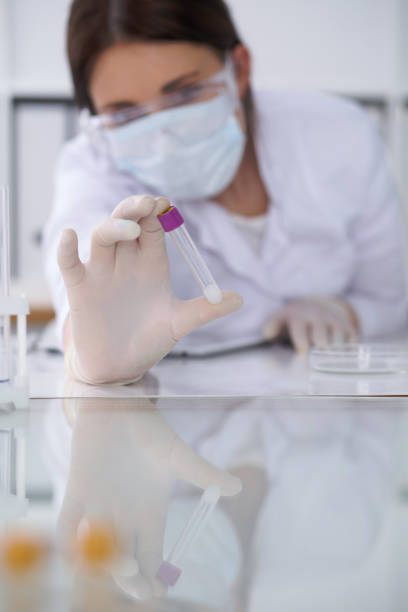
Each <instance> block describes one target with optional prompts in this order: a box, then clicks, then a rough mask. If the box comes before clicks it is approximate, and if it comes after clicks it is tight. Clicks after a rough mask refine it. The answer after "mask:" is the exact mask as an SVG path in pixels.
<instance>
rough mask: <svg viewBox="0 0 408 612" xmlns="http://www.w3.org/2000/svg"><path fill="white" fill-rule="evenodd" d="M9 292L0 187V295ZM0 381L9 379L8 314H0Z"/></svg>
mask: <svg viewBox="0 0 408 612" xmlns="http://www.w3.org/2000/svg"><path fill="white" fill-rule="evenodd" d="M9 294H10V208H9V192H8V188H7V187H6V186H3V187H2V188H1V295H2V296H3V297H7V296H8V295H9ZM0 325H1V327H0V334H1V335H0V383H1V382H7V381H8V380H10V374H11V345H10V315H7V314H3V315H0Z"/></svg>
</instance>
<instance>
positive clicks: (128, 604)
mask: <svg viewBox="0 0 408 612" xmlns="http://www.w3.org/2000/svg"><path fill="white" fill-rule="evenodd" d="M262 350H263V349H262ZM258 358H260V359H261V361H262V363H263V367H264V370H263V372H262V377H261V378H258V379H255V380H254V381H253V386H252V387H249V386H248V383H247V382H246V381H241V380H240V379H239V372H244V369H242V370H240V369H239V368H237V369H238V372H237V381H236V385H237V387H236V390H239V391H241V390H242V391H243V392H244V393H245V394H246V393H248V390H250V389H252V390H254V391H255V390H258V391H259V390H261V389H263V387H262V385H263V384H266V379H267V374H268V373H270V372H271V371H274V372H275V373H276V378H275V382H274V385H275V386H274V388H275V389H281V390H283V391H287V392H288V394H287V395H286V397H285V396H284V395H280V396H276V397H271V396H270V395H268V394H266V395H262V394H258V396H253V397H248V396H243V395H241V396H238V395H237V394H231V395H229V396H228V395H227V394H226V393H225V394H223V396H222V397H221V396H217V395H216V394H215V393H214V395H213V397H209V396H207V397H199V396H197V395H196V396H195V397H187V396H185V397H176V395H177V392H178V391H179V390H180V388H181V386H180V385H181V382H180V381H176V382H174V381H172V375H171V370H172V368H174V367H176V368H177V369H179V371H180V372H181V371H184V372H185V374H184V376H185V380H184V383H183V384H184V387H183V388H184V389H185V390H187V389H189V390H193V389H194V385H193V384H192V382H191V380H189V378H190V377H192V376H193V371H194V373H195V374H197V375H198V373H200V376H202V378H203V380H204V379H205V378H206V377H208V376H209V368H210V365H209V364H208V362H205V363H204V364H201V365H199V362H195V361H194V362H189V363H185V362H183V361H180V363H178V364H177V366H175V365H174V363H173V362H172V361H171V360H169V361H168V362H167V361H166V362H163V364H161V365H160V366H158V369H159V368H162V369H161V370H160V374H159V375H156V373H155V376H157V378H158V379H159V384H160V386H161V390H166V392H167V393H168V395H169V396H170V395H173V397H169V396H167V397H165V396H164V395H161V396H160V397H156V398H149V397H95V396H92V393H91V391H90V390H89V389H88V392H87V394H85V397H71V398H68V397H66V398H65V399H63V398H51V397H49V398H37V399H31V400H30V403H29V408H28V410H22V411H18V412H5V411H3V412H1V411H0V462H1V463H0V487H1V489H0V493H1V496H2V497H1V499H0V552H1V553H2V554H0V595H1V597H2V598H3V602H2V603H1V604H0V609H1V610H10V611H13V612H15V611H17V610H18V611H19V612H23V611H24V612H25V611H26V610H27V612H28V610H29V611H30V612H33V611H35V612H37V611H38V612H40V610H41V612H44V611H48V610H50V611H51V610H52V611H53V612H59V611H60V610H61V611H63V610H64V611H68V610H69V611H70V612H74V611H76V612H78V611H79V610H86V611H88V610H89V611H95V612H96V610H98V612H100V611H105V610H106V612H108V611H109V612H111V611H116V610H117V611H118V612H121V611H130V610H132V611H135V612H136V611H144V612H153V611H155V612H159V611H160V612H163V611H168V612H174V611H175V610H177V611H179V612H183V611H186V610H189V611H190V612H211V611H215V610H220V611H222V612H230V611H236V612H244V611H245V612H246V611H248V612H271V611H273V610H279V612H311V611H313V612H344V610H347V611H348V612H406V610H407V609H408V582H407V580H406V568H407V564H408V398H401V397H400V398H398V397H316V396H313V395H310V394H305V395H303V396H301V395H300V394H301V392H303V391H302V390H304V386H302V385H304V384H305V380H304V379H303V378H302V380H303V382H299V381H300V377H298V378H296V371H297V370H296V367H297V366H296V367H295V366H293V365H292V366H289V364H288V367H289V368H290V367H292V368H294V369H292V370H290V371H292V372H294V374H293V376H292V377H291V376H289V374H288V375H285V376H284V375H283V374H282V372H283V369H282V367H281V368H280V369H279V367H278V366H277V361H276V360H275V359H273V357H271V356H270V355H268V354H266V353H264V352H263V353H262V354H259V355H257V357H256V359H258ZM286 358H287V359H288V362H289V361H290V356H289V355H286ZM234 359H237V360H238V361H240V360H241V359H244V356H241V355H240V356H238V355H236V356H235V357H234ZM245 359H246V357H245ZM282 359H283V357H282ZM56 363H57V362H56V361H55V362H54V365H55V367H57V365H56ZM190 363H191V364H192V365H191V366H190ZM247 363H248V362H247ZM257 363H258V364H259V363H260V361H258V362H257ZM291 363H292V362H291ZM241 365H242V367H243V362H241ZM58 367H59V365H58ZM190 367H191V369H190ZM212 367H213V366H211V368H212ZM247 367H249V366H247ZM216 371H217V368H215V367H214V369H212V372H213V373H214V376H215V373H216ZM256 371H258V368H256ZM279 371H280V372H281V377H280V378H281V380H280V382H279V380H278V379H279V376H278V372H279ZM173 372H174V369H173ZM247 374H249V372H247ZM258 374H259V371H258ZM298 374H299V372H298ZM48 376H49V377H50V378H51V372H50V371H48ZM254 376H255V373H254ZM50 378H49V379H48V380H50ZM221 378H222V373H221V372H219V375H218V377H217V380H216V381H213V380H210V379H209V378H208V379H207V380H208V385H209V387H210V388H211V390H212V391H213V392H215V391H216V389H219V388H220V385H221ZM291 378H293V379H294V382H293V386H291ZM55 379H57V376H55ZM61 380H62V379H61ZM296 381H297V382H296ZM60 383H61V381H60V380H59V381H58V382H56V387H54V388H55V389H56V388H57V384H60ZM224 383H225V384H226V388H227V386H228V385H231V388H232V384H233V378H232V376H231V378H228V379H224ZM144 384H145V385H146V387H147V383H144ZM149 384H151V385H152V386H151V387H150V388H151V389H153V384H154V383H153V380H152V382H151V383H149ZM155 384H157V383H155ZM61 388H62V387H61ZM83 388H85V389H86V386H85V385H84V386H83ZM228 388H229V387H228ZM50 389H51V385H50V386H49V387H48V392H50ZM90 389H93V388H90ZM172 389H173V393H170V391H171V390H172ZM44 390H45V387H44ZM74 391H75V389H74ZM128 391H129V390H127V392H128ZM290 391H291V393H289V392H290ZM81 392H83V391H81ZM145 392H146V391H145ZM115 393H117V395H119V393H118V391H115ZM79 394H80V393H79V392H78V395H79ZM97 394H98V392H97ZM296 394H298V396H296ZM154 395H157V389H155V393H154ZM192 395H194V394H193V393H192ZM224 470H228V471H229V472H230V473H232V474H234V475H235V476H236V477H238V478H240V479H241V482H242V485H243V488H242V491H241V492H240V493H238V494H237V495H229V494H231V493H236V490H237V489H236V483H237V481H236V480H231V479H230V478H229V477H228V476H226V474H225V473H224ZM211 482H218V483H219V484H221V486H222V490H223V492H224V493H225V494H226V495H224V496H223V497H222V498H221V500H220V502H219V504H218V506H217V508H216V510H215V511H214V513H213V514H212V515H211V517H210V519H209V522H208V524H207V526H206V528H205V530H204V532H203V533H202V534H201V535H200V536H199V539H198V540H196V542H195V544H193V546H192V547H191V548H190V550H189V551H188V552H187V554H186V556H185V558H184V560H183V561H182V562H180V566H181V567H182V570H183V573H182V577H181V579H180V581H179V583H178V584H177V585H176V586H175V587H174V588H170V589H169V591H168V593H167V594H164V593H161V597H160V598H155V599H151V598H150V595H151V592H153V590H154V589H155V588H156V586H157V584H156V582H155V580H154V575H155V572H156V569H157V566H158V564H159V563H160V562H161V560H162V555H164V557H166V556H167V554H168V552H169V550H170V549H171V547H172V545H173V544H174V542H175V541H176V539H177V537H178V536H179V534H180V532H181V531H182V529H183V526H184V525H185V523H186V521H187V519H188V517H189V516H190V514H191V512H192V510H193V508H194V506H195V504H196V503H197V500H198V498H199V494H200V491H201V487H206V486H207V485H209V484H211ZM234 487H235V489H234ZM227 494H228V495H227ZM63 500H64V505H63V512H62V514H61V507H62V503H63ZM58 519H59V523H58ZM92 521H93V522H94V523H95V522H96V524H97V525H99V526H100V529H102V528H103V529H105V532H104V533H105V535H106V533H111V532H112V533H114V534H115V538H116V539H115V540H114V541H115V542H116V543H117V551H120V554H121V555H122V553H123V555H124V554H125V552H126V555H127V557H126V558H127V559H128V557H130V559H133V560H134V561H135V560H136V561H137V563H138V565H139V570H138V572H137V570H135V567H136V565H134V566H132V571H130V569H129V566H126V572H127V574H129V575H128V576H127V577H126V578H125V579H123V578H120V579H119V580H117V581H115V579H114V576H117V572H118V571H119V570H117V569H114V568H116V567H117V566H113V565H109V563H108V562H107V561H106V565H104V566H103V568H102V569H101V567H99V566H98V568H96V566H95V564H93V565H92V563H91V561H90V559H91V558H92V555H91V556H89V555H88V557H86V555H85V553H84V552H83V551H84V550H85V549H84V548H80V547H78V546H79V545H78V546H74V542H75V541H78V539H80V538H81V537H82V536H83V534H84V533H86V529H88V530H89V529H90V525H91V524H94V523H92ZM57 523H58V528H57ZM78 525H80V529H79V530H78V531H77V527H78ZM22 527H24V529H25V532H24V533H25V537H26V538H28V540H29V541H30V542H33V541H35V542H37V543H38V542H43V543H45V546H44V547H43V549H42V550H44V551H46V552H45V553H44V555H43V557H42V560H41V561H39V562H37V561H36V559H35V555H31V557H30V555H28V558H29V559H31V563H32V566H33V568H34V569H31V570H30V571H29V572H26V573H25V572H21V571H17V570H16V564H15V562H14V565H13V562H10V558H9V557H7V556H5V555H4V550H5V549H6V547H7V546H10V542H13V541H12V539H10V538H12V536H13V535H14V536H15V534H16V533H19V531H18V530H19V529H20V530H21V528H22ZM103 529H102V531H103ZM106 530H107V531H106ZM81 533H82V536H81ZM57 536H58V537H57ZM119 543H121V544H120V545H119ZM102 549H103V546H102ZM92 550H100V548H99V549H98V546H96V549H92ZM73 551H75V553H74V552H73ZM78 551H79V552H78ZM81 551H82V552H81ZM118 554H119V553H118ZM81 555H82V556H81ZM17 557H18V555H17ZM23 557H24V555H23ZM85 557H86V558H85ZM14 558H15V557H14ZM7 559H9V560H8V561H7ZM18 559H21V556H20V557H18ZM128 560H129V559H128ZM28 565H29V563H28ZM17 566H18V563H17ZM121 567H122V566H121ZM115 572H116V573H115ZM120 572H122V573H121V574H120V575H121V576H122V574H123V573H126V572H125V571H124V570H123V568H122V569H121V570H120ZM120 572H119V573H120ZM118 583H119V585H120V586H118ZM146 584H147V587H146ZM159 586H160V585H159ZM149 589H151V590H150V591H149ZM140 597H144V598H145V599H143V600H141V599H140Z"/></svg>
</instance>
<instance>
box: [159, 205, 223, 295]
mask: <svg viewBox="0 0 408 612" xmlns="http://www.w3.org/2000/svg"><path fill="white" fill-rule="evenodd" d="M158 219H159V221H160V224H161V226H162V228H163V229H164V231H165V232H166V233H168V234H169V235H170V236H171V238H172V239H173V240H174V242H175V244H176V245H177V248H178V249H179V251H180V253H181V254H182V255H183V257H184V259H185V260H186V262H187V264H188V266H189V267H190V269H191V271H192V273H193V274H194V276H195V278H196V279H197V281H198V283H199V285H200V287H201V289H202V292H203V294H204V296H205V297H206V299H207V301H208V302H210V304H219V303H220V302H221V300H222V292H221V290H220V288H219V287H218V285H217V283H216V282H215V280H214V277H213V275H212V274H211V272H210V270H209V269H208V266H207V264H206V263H205V261H204V259H203V258H202V257H201V255H200V253H199V251H198V249H197V247H196V245H195V244H194V241H193V239H192V237H191V236H190V234H189V232H188V231H187V229H186V226H185V224H184V219H183V217H182V215H181V213H180V211H179V210H178V209H177V208H176V207H175V206H170V208H168V209H167V210H166V211H164V212H163V213H161V214H160V215H158Z"/></svg>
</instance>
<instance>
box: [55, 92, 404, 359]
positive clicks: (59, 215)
mask: <svg viewBox="0 0 408 612" xmlns="http://www.w3.org/2000/svg"><path fill="white" fill-rule="evenodd" d="M255 104H256V115H257V126H256V134H255V142H256V149H257V154H258V161H259V164H260V170H261V174H262V178H263V180H264V183H265V186H266V189H267V191H268V194H269V196H270V204H269V211H268V215H267V220H266V228H265V233H264V237H263V244H262V245H261V249H260V252H259V253H256V252H255V251H254V250H253V249H252V248H251V246H250V244H249V243H248V242H247V241H246V240H245V238H244V236H243V235H242V232H240V231H239V228H238V227H237V226H236V225H235V224H234V222H233V219H232V218H231V216H230V214H229V213H228V212H227V211H226V210H225V209H223V208H222V207H221V206H220V205H218V204H217V203H215V202H213V201H195V202H189V201H177V202H176V203H177V205H178V206H179V208H180V209H181V211H182V213H183V216H184V218H185V222H186V226H187V227H188V229H189V231H190V233H191V234H192V236H193V238H194V240H195V241H196V243H197V246H198V248H199V250H200V251H201V252H202V254H203V256H204V258H205V260H206V262H207V264H208V266H209V268H210V270H211V271H212V273H213V275H214V277H215V279H216V280H217V282H218V284H219V285H220V287H221V288H222V289H233V290H235V291H237V292H239V293H240V294H241V295H242V296H243V298H244V306H243V307H242V309H241V310H240V311H238V312H236V313H234V314H232V315H230V316H228V317H225V318H223V319H220V320H217V321H214V322H212V323H210V324H208V325H206V326H204V327H202V328H200V329H198V330H196V331H195V332H193V333H192V334H190V335H189V336H188V337H186V338H184V339H183V340H181V342H180V343H179V344H178V346H177V348H178V349H179V350H184V351H186V352H189V351H191V352H195V351H198V352H205V351H206V350H208V351H210V350H212V349H214V348H216V347H222V346H229V345H235V344H237V345H240V344H242V345H244V344H250V343H256V342H259V341H261V340H262V330H263V328H264V326H265V324H266V323H267V321H268V319H269V317H270V316H271V315H272V313H274V312H275V311H276V310H277V309H278V308H280V307H281V306H282V305H283V304H284V302H285V301H287V300H292V299H295V298H302V297H306V296H311V295H314V294H320V295H332V296H339V297H341V298H344V299H345V300H347V301H348V302H349V303H350V304H352V306H353V307H354V308H355V310H356V312H357V314H358V317H359V319H360V323H361V331H362V336H363V337H364V338H372V337H375V336H380V335H385V334H391V333H394V332H396V331H397V330H399V329H400V328H401V327H402V326H403V325H404V323H405V321H406V297H405V287H404V276H405V275H404V269H403V268H404V267H403V245H402V230H401V228H402V215H401V211H400V205H399V201H398V197H397V195H396V191H395V188H394V185H393V180H392V177H391V174H390V171H389V168H388V164H387V160H386V155H385V151H384V146H383V143H382V141H381V138H380V136H379V134H378V133H377V131H376V129H375V128H374V126H373V125H372V123H371V121H370V120H369V118H368V117H366V115H365V114H364V112H363V111H361V110H360V109H359V108H358V107H357V106H355V105H354V104H352V103H350V102H346V101H344V100H341V99H337V98H334V97H330V96H325V95H321V94H298V93H278V92H263V93H258V94H257V95H256V96H255ZM140 193H152V191H151V189H149V188H148V187H146V186H144V185H142V184H140V183H139V182H138V181H137V180H136V179H135V178H134V177H132V176H130V175H128V174H125V173H123V172H120V171H119V170H117V169H116V168H115V166H114V164H113V162H112V160H111V159H110V158H109V155H107V153H106V151H105V150H104V149H103V147H101V146H100V145H99V147H98V144H97V143H96V142H92V141H91V140H90V139H89V137H88V136H87V135H85V134H81V135H80V136H78V137H77V138H75V139H74V140H73V141H72V142H70V143H68V144H67V145H66V146H65V147H64V149H63V151H62V154H61V157H60V160H59V164H58V168H57V174H56V185H55V202H54V207H53V211H52V214H51V217H50V219H49V221H48V224H47V227H46V230H45V241H44V242H45V256H46V268H47V276H48V279H49V282H50V285H51V289H52V295H53V299H54V304H55V308H56V311H57V314H58V320H59V323H60V328H61V326H62V323H63V320H64V319H65V316H66V314H67V312H68V306H67V302H66V295H65V290H64V286H63V282H62V279H61V276H60V273H59V270H58V266H57V261H56V250H57V245H58V241H59V238H60V235H61V232H62V230H63V229H64V228H67V227H72V228H74V229H75V231H76V232H77V233H78V237H79V250H80V256H81V258H82V259H83V260H86V259H87V258H88V255H89V250H90V237H91V232H92V229H93V228H94V226H95V225H97V224H98V223H99V222H100V221H101V220H102V219H104V218H106V217H107V216H109V215H110V214H111V212H112V211H113V209H114V208H115V206H116V205H117V204H118V203H119V201H120V200H122V199H123V198H125V197H127V196H129V195H131V194H140ZM153 195H159V194H154V193H153ZM164 195H168V196H170V197H171V194H164ZM168 253H169V258H170V267H171V276H172V286H173V289H174V292H175V293H176V295H178V296H179V297H181V298H190V297H194V296H197V295H199V294H200V290H199V288H198V286H197V284H196V281H195V280H194V278H193V277H192V275H191V272H190V270H189V269H188V267H187V265H186V264H185V262H184V260H183V259H182V257H181V255H180V254H179V252H178V251H177V250H176V248H175V247H174V245H173V244H172V242H171V241H170V240H169V241H168ZM131 324H132V322H131V321H129V325H131Z"/></svg>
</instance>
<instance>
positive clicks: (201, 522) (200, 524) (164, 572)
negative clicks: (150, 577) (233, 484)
mask: <svg viewBox="0 0 408 612" xmlns="http://www.w3.org/2000/svg"><path fill="white" fill-rule="evenodd" d="M220 495H221V491H220V487H219V486H218V485H210V486H209V487H207V489H206V490H205V491H204V493H203V494H202V496H201V499H200V501H199V502H198V505H197V507H196V508H195V510H194V512H193V514H192V515H191V517H190V519H189V521H188V522H187V524H186V526H185V527H184V529H183V531H182V533H181V535H180V537H179V539H178V540H177V542H176V543H175V545H174V547H173V549H172V551H171V552H170V554H169V556H168V558H167V560H166V561H163V563H162V564H161V566H160V568H159V570H158V572H157V578H159V579H160V580H161V581H162V582H164V583H165V584H167V585H168V586H174V585H175V584H176V582H177V581H178V579H179V578H180V575H181V569H180V567H179V566H180V565H181V564H182V561H183V559H184V558H185V556H186V554H187V553H188V551H189V550H190V548H191V546H192V545H193V544H194V542H195V541H196V540H197V538H198V537H199V536H200V535H201V533H202V531H203V529H204V527H205V526H206V524H207V522H208V519H209V517H210V515H211V513H212V511H213V510H214V508H215V506H216V504H217V502H218V500H219V498H220Z"/></svg>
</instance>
